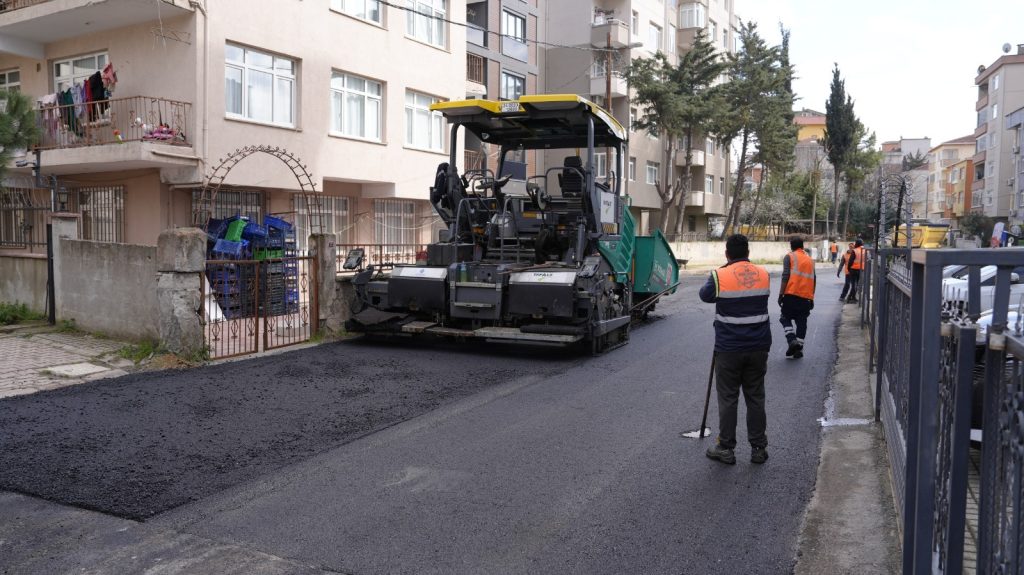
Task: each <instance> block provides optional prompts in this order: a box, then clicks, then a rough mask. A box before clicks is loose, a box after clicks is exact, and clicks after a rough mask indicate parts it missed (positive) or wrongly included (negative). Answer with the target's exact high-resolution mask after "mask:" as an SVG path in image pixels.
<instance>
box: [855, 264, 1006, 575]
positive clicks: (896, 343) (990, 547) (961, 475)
mask: <svg viewBox="0 0 1024 575" xmlns="http://www.w3.org/2000/svg"><path fill="white" fill-rule="evenodd" d="M951 265H964V266H967V267H968V273H967V282H966V283H967V286H966V289H960V290H958V291H957V292H953V291H952V290H950V289H948V288H947V287H946V286H945V285H944V283H943V277H942V270H943V268H944V267H945V266H951ZM1022 265H1024V253H1021V252H1018V251H1015V250H991V249H984V250H982V249H972V250H914V251H912V252H911V251H910V250H907V249H881V250H878V251H877V252H876V254H875V258H874V261H873V263H872V264H871V265H870V266H869V267H868V268H866V269H868V270H871V271H867V272H866V273H867V274H868V278H869V281H865V282H864V284H862V288H861V289H862V294H863V297H862V298H861V302H862V304H861V305H862V306H864V307H863V309H862V318H863V317H864V315H863V314H864V312H868V313H869V314H870V316H871V319H870V320H869V321H868V322H867V325H870V326H872V330H873V333H872V336H873V340H874V341H875V342H876V343H877V345H874V344H873V345H872V354H871V355H872V358H874V357H877V377H876V416H877V417H878V418H880V419H881V422H882V425H883V429H884V430H885V436H886V443H887V446H888V454H889V462H890V464H891V468H892V478H893V483H894V489H893V491H894V494H895V498H896V504H897V510H898V512H899V518H900V524H901V527H902V532H903V573H913V574H917V573H944V574H956V573H962V572H963V571H964V570H965V569H967V570H974V569H976V570H977V573H985V574H996V573H1021V572H1024V571H1022V570H1024V529H1022V527H1024V481H1022V474H1024V448H1021V447H1020V446H1021V445H1024V363H1022V360H1024V334H1022V325H1021V320H1020V317H1021V316H1022V315H1024V314H1022V313H1021V312H1022V310H1021V309H1020V307H1021V303H1020V302H1013V305H1012V306H1011V302H1010V294H1011V289H1013V288H1012V286H1011V283H1012V279H1013V278H1012V276H1011V271H1012V270H1013V269H1014V268H1016V267H1018V266H1022ZM983 266H996V270H997V271H996V272H995V273H994V275H993V277H992V278H991V280H988V281H986V282H985V285H984V286H983V285H982V271H981V269H982V267H983ZM1018 281H1019V280H1018ZM866 284H870V285H866ZM961 288H962V286H961ZM983 296H984V297H983ZM1015 297H1017V296H1015ZM983 299H984V300H985V301H991V302H992V309H991V312H986V313H985V314H984V315H987V314H989V313H990V314H991V321H990V322H987V323H979V318H980V317H983V313H982V312H983V311H984V310H982V309H981V306H982V301H983ZM1011 308H1012V309H1013V310H1016V311H1017V315H1016V317H1013V316H1012V315H1010V314H1011V311H1012V309H1011ZM1008 318H1010V319H1011V320H1012V321H1008ZM986 325H987V326H988V327H985V326H986ZM979 397H980V398H981V405H980V406H979V405H978V398H979ZM979 407H980V409H978V408H979ZM972 428H974V430H975V431H974V433H976V434H977V435H974V436H973V437H972ZM979 443H980V446H981V447H980V449H981V458H980V461H981V464H980V469H979V471H978V474H979V476H980V486H981V487H980V491H979V494H978V501H979V504H978V507H979V509H980V512H979V513H978V518H977V525H978V529H977V537H976V540H974V539H975V535H974V532H973V531H972V530H971V529H968V525H969V524H970V523H973V515H971V513H972V512H971V510H970V509H969V508H968V506H967V499H968V475H969V471H970V465H971V464H970V462H969V459H970V453H971V450H972V449H977V448H978V447H977V445H978V444H979ZM967 539H971V540H974V541H972V543H974V545H976V547H977V554H976V557H970V556H966V557H965V553H964V549H965V540H967ZM965 561H966V562H967V563H968V564H967V565H965Z"/></svg>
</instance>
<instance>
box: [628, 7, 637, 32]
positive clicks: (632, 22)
mask: <svg viewBox="0 0 1024 575" xmlns="http://www.w3.org/2000/svg"><path fill="white" fill-rule="evenodd" d="M629 29H630V31H631V32H633V36H639V35H640V13H639V12H637V11H636V10H633V17H632V19H631V20H630V21H629Z"/></svg>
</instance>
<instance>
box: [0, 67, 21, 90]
mask: <svg viewBox="0 0 1024 575" xmlns="http://www.w3.org/2000/svg"><path fill="white" fill-rule="evenodd" d="M11 74H17V75H18V79H17V80H14V81H11V80H10V76H11ZM0 90H7V91H9V92H21V68H11V69H8V70H4V71H2V72H0Z"/></svg>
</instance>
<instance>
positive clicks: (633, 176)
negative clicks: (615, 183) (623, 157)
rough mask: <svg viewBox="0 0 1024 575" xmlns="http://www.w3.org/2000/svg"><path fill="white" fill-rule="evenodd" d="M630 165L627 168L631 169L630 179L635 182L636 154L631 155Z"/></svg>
mask: <svg viewBox="0 0 1024 575" xmlns="http://www.w3.org/2000/svg"><path fill="white" fill-rule="evenodd" d="M628 165H629V167H628V168H627V169H628V171H629V181H631V182H635V181H636V156H630V157H629V164H628Z"/></svg>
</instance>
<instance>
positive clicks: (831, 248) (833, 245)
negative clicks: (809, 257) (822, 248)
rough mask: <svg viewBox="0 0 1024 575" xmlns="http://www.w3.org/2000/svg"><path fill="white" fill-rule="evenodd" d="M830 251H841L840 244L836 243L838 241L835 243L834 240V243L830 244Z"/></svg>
mask: <svg viewBox="0 0 1024 575" xmlns="http://www.w3.org/2000/svg"><path fill="white" fill-rule="evenodd" d="M828 251H830V252H832V253H836V252H838V251H839V246H838V245H836V243H835V242H833V243H832V245H830V246H829V247H828Z"/></svg>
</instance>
